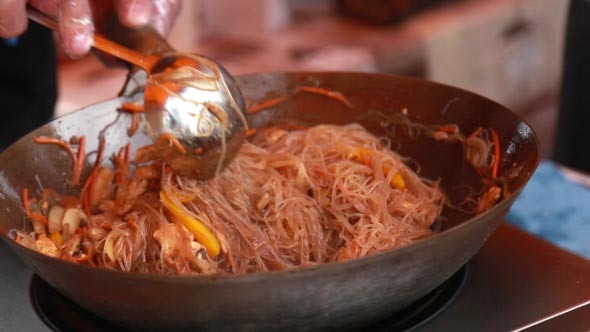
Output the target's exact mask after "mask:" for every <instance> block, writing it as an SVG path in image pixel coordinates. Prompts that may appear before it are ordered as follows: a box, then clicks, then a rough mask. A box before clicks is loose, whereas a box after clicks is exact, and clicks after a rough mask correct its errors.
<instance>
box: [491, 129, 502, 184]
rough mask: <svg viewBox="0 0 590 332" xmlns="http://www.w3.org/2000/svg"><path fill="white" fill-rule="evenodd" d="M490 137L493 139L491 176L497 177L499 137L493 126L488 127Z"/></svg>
mask: <svg viewBox="0 0 590 332" xmlns="http://www.w3.org/2000/svg"><path fill="white" fill-rule="evenodd" d="M490 133H492V139H493V140H494V165H493V166H492V178H493V179H495V178H497V177H498V168H499V166H500V138H499V137H498V133H496V131H495V130H494V129H493V128H490Z"/></svg>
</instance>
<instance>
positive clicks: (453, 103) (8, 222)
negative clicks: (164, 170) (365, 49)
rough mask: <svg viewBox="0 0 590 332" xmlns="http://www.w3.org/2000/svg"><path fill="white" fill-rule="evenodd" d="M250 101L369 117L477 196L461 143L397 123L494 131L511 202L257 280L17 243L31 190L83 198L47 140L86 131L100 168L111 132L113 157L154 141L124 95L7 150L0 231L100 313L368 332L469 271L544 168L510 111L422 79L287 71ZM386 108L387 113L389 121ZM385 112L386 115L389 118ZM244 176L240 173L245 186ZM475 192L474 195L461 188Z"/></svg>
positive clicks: (273, 111)
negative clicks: (131, 265) (13, 236)
mask: <svg viewBox="0 0 590 332" xmlns="http://www.w3.org/2000/svg"><path fill="white" fill-rule="evenodd" d="M238 80H239V83H240V85H241V88H242V90H243V93H244V95H245V98H246V101H247V102H248V103H249V104H253V103H255V102H256V101H258V100H262V99H265V98H270V97H276V96H278V95H291V96H293V97H292V98H288V99H287V101H286V102H284V103H282V104H279V105H277V106H275V107H272V108H270V109H269V110H265V111H262V112H259V113H256V114H254V115H252V116H251V118H250V122H251V125H252V126H254V127H259V126H263V125H266V124H269V123H278V122H284V121H288V122H289V121H291V122H296V123H300V124H307V125H309V124H319V123H336V124H344V123H349V122H360V123H361V124H363V125H364V126H365V127H367V128H368V129H369V130H371V131H372V132H374V133H375V134H376V135H384V136H389V137H391V139H392V142H393V146H394V147H395V148H396V149H397V150H399V151H400V152H401V153H402V154H403V155H404V156H408V157H410V158H411V160H412V164H415V165H419V166H420V174H421V175H422V176H424V177H427V178H430V179H441V186H442V188H443V189H444V190H445V191H446V192H447V194H448V195H449V197H450V198H451V199H460V196H461V194H460V192H461V191H463V193H464V191H465V190H464V189H465V187H466V186H468V187H471V188H473V189H474V190H477V189H478V188H480V185H481V181H480V178H479V176H478V175H477V172H475V171H474V170H473V168H472V167H471V166H468V165H466V164H465V163H464V162H463V160H464V156H463V153H464V152H463V149H462V148H461V146H460V145H458V144H450V143H445V142H437V141H435V140H433V139H431V138H428V137H425V136H417V137H409V136H408V135H406V132H405V131H404V130H400V129H399V128H397V129H396V128H393V127H394V126H393V125H392V124H391V123H389V122H388V120H387V119H388V116H390V115H393V114H399V113H400V112H401V111H402V110H403V109H404V108H405V109H407V114H408V118H410V119H411V120H412V121H416V122H420V123H423V124H428V125H435V124H449V123H455V124H458V125H459V127H460V129H461V131H463V132H465V133H471V132H472V131H474V130H475V129H476V128H478V127H480V126H482V127H490V128H494V129H495V130H496V131H497V133H498V135H499V137H500V141H501V151H502V155H503V158H502V162H501V165H500V174H501V175H502V174H512V175H513V176H512V177H511V179H510V180H509V181H508V183H507V188H509V192H510V194H509V195H505V196H504V197H503V198H502V200H501V201H500V202H499V203H498V204H497V205H495V206H494V207H493V208H491V209H489V210H487V211H486V212H485V213H482V214H480V215H477V216H475V217H472V216H469V215H465V214H462V213H461V212H459V211H455V210H453V209H449V208H447V209H445V211H444V213H443V216H444V221H443V222H441V223H439V224H438V226H437V227H438V231H437V233H436V234H435V235H433V236H431V237H428V238H425V239H422V240H419V241H417V242H415V243H413V244H410V245H407V246H404V247H401V248H397V249H393V250H389V251H386V252H382V253H379V254H375V255H371V256H368V257H364V258H359V259H353V260H349V261H345V262H340V263H330V264H325V265H322V266H315V267H306V268H299V269H294V270H289V271H280V272H270V273H255V274H250V275H244V276H227V275H216V276H194V277H174V276H160V275H147V274H138V273H124V272H117V271H110V270H106V269H98V268H90V267H87V266H83V265H77V264H74V263H69V262H65V261H61V260H57V259H53V258H50V257H47V256H44V255H42V254H39V253H37V252H33V251H30V250H28V249H26V248H24V247H21V246H19V245H18V244H16V243H15V242H13V241H12V240H10V239H9V238H8V237H7V233H8V232H9V230H10V229H22V228H28V229H30V226H29V225H28V223H27V222H26V221H25V216H24V212H23V209H22V208H21V206H22V202H21V200H20V193H21V191H22V189H23V188H25V187H27V188H29V190H30V191H31V192H32V193H33V194H35V195H38V194H39V192H40V190H41V188H42V187H45V188H54V189H56V190H58V191H63V192H71V189H69V188H68V187H67V183H66V182H67V181H66V179H68V178H69V174H70V173H69V172H70V168H71V162H70V159H69V157H68V155H67V154H66V153H65V152H64V151H63V150H61V149H59V148H58V147H54V146H48V145H37V144H34V143H33V140H32V139H33V137H36V136H39V135H46V136H54V137H61V138H64V139H69V138H70V137H71V136H80V135H85V136H86V138H87V151H90V152H91V153H89V155H88V158H87V159H88V165H86V166H87V167H86V168H87V169H86V174H87V172H88V169H89V168H90V165H91V164H92V163H93V162H94V158H95V154H93V153H92V151H95V150H96V149H97V145H98V140H97V137H98V135H99V133H100V132H104V133H105V135H106V140H107V148H106V153H107V154H106V155H111V154H112V153H114V152H116V150H117V149H118V148H119V147H121V146H123V145H124V144H126V143H127V142H128V141H131V143H132V147H133V148H138V147H140V146H142V145H144V144H148V143H150V139H149V137H148V135H147V133H146V132H145V130H143V131H139V132H138V133H137V134H136V135H135V136H133V137H132V138H128V136H127V128H128V126H129V124H130V122H131V120H130V116H128V115H127V114H122V113H119V112H116V111H115V109H116V108H117V107H118V106H119V105H120V104H121V102H122V101H123V100H124V98H117V99H112V100H108V101H105V102H102V103H99V104H96V105H93V106H90V107H87V108H85V109H82V110H79V111H77V112H74V113H71V114H69V115H66V116H63V117H61V118H58V119H56V120H54V121H52V122H50V123H48V124H46V125H44V126H42V127H40V128H38V129H37V130H35V131H33V132H31V133H29V134H28V135H27V136H25V137H23V138H22V139H20V140H19V141H18V142H17V143H15V144H14V145H12V146H11V147H9V148H8V149H6V150H5V151H4V152H3V153H2V154H1V155H0V194H1V197H0V198H1V199H0V230H1V233H2V235H1V237H2V239H3V240H4V241H6V242H7V243H8V244H9V246H10V247H11V248H12V249H13V250H14V251H15V252H16V253H17V254H18V255H19V256H20V257H21V258H22V259H23V260H24V261H26V263H28V265H29V266H30V267H31V268H32V269H33V271H34V272H35V273H37V274H38V275H39V276H40V277H41V278H43V279H44V280H46V281H47V282H48V283H49V284H50V285H52V286H53V287H54V288H55V289H57V290H58V291H59V292H61V293H62V294H64V295H65V296H66V297H68V298H70V299H71V300H73V301H74V302H75V303H77V304H79V305H80V306H82V307H84V308H86V309H88V310H90V311H91V312H94V313H95V314H97V315H98V316H100V317H102V318H104V319H106V320H109V321H112V322H115V323H117V324H120V325H121V326H124V327H127V328H132V329H139V330H174V331H185V330H186V331H188V330H190V331H195V330H202V331H222V330H227V331H236V330H257V331H258V330H278V331H292V330H316V329H323V330H326V329H328V330H344V329H360V328H362V327H363V326H367V324H370V323H371V322H376V321H379V320H381V319H384V318H386V317H388V316H389V315H392V314H393V313H394V312H396V311H398V310H400V309H401V308H403V307H404V306H407V305H408V304H410V303H411V302H412V301H414V300H416V299H418V298H419V297H421V296H423V295H425V294H426V293H428V292H429V291H430V290H432V289H433V288H435V287H436V286H438V285H440V284H441V283H442V282H443V281H444V280H446V279H447V278H448V277H449V276H451V275H452V274H453V273H454V272H456V271H457V270H458V269H459V268H460V267H461V266H462V265H464V264H465V263H466V262H467V261H468V260H469V259H470V258H471V257H472V256H473V255H474V254H475V253H476V252H477V251H478V250H479V248H480V247H481V246H482V245H483V243H484V241H485V240H486V238H487V237H488V236H489V235H490V234H491V233H492V232H493V231H494V229H495V228H496V226H497V225H498V224H499V223H500V222H501V221H502V217H503V216H504V214H505V213H506V212H507V210H508V208H509V207H510V205H511V204H512V203H513V201H514V199H515V198H516V196H517V195H518V193H519V192H520V191H521V189H522V187H523V186H524V185H525V183H526V182H527V181H528V179H529V178H530V176H531V174H532V173H533V172H534V169H535V168H536V166H537V163H538V161H539V146H538V145H539V143H538V139H537V137H536V135H535V134H534V132H533V130H532V129H531V128H530V127H529V126H528V125H527V124H526V123H525V122H524V121H523V120H522V119H520V118H519V117H518V116H517V115H515V114H514V113H512V112H511V111H509V110H508V109H506V108H505V107H503V106H501V105H499V104H497V103H495V102H493V101H490V100H488V99H486V98H483V97H481V96H478V95H475V94H473V93H470V92H467V91H464V90H460V89H456V88H453V87H449V86H444V85H440V84H435V83H431V82H427V81H423V80H417V79H409V78H402V77H396V76H390V75H384V74H359V73H275V74H258V75H249V76H242V77H239V79H238ZM301 85H315V86H320V87H322V88H326V89H330V90H336V91H340V92H341V93H343V94H344V95H345V96H346V97H347V98H348V99H349V100H350V101H351V103H352V105H353V108H347V107H346V106H344V105H343V104H342V103H340V102H338V101H336V100H334V99H332V98H327V97H325V96H320V95H316V94H311V93H298V94H296V95H293V94H292V93H293V91H295V89H296V88H297V87H298V86H301ZM379 114H381V115H379ZM383 114H384V115H385V116H383ZM236 180H237V181H239V179H236ZM461 188H463V190H460V189H461Z"/></svg>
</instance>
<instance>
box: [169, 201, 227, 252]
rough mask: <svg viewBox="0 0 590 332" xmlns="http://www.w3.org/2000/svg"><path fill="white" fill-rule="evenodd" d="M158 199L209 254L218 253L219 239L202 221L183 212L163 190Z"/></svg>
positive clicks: (219, 247)
mask: <svg viewBox="0 0 590 332" xmlns="http://www.w3.org/2000/svg"><path fill="white" fill-rule="evenodd" d="M160 200H161V201H162V204H164V207H166V209H167V210H168V211H170V213H171V214H172V215H173V216H175V217H176V218H178V220H180V222H182V224H183V225H184V227H186V228H187V229H188V230H189V232H191V233H192V234H193V235H194V236H195V240H197V242H199V243H200V244H201V245H203V246H204V247H205V248H206V249H207V253H208V254H209V256H211V257H216V256H217V255H219V251H220V250H221V245H220V244H219V241H218V240H217V238H216V237H215V235H214V234H213V233H212V232H211V231H210V230H209V229H208V228H207V227H206V226H205V225H204V224H203V223H202V222H200V221H199V220H197V219H195V218H193V217H191V216H189V215H187V214H186V213H184V212H183V211H182V208H181V207H179V206H178V205H176V204H174V202H172V200H170V198H169V197H168V196H167V195H166V193H165V192H164V191H160Z"/></svg>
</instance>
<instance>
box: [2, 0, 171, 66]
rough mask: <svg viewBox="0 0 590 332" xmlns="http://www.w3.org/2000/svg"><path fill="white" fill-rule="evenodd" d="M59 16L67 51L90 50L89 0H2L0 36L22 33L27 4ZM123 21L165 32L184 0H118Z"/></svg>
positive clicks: (80, 53)
mask: <svg viewBox="0 0 590 332" xmlns="http://www.w3.org/2000/svg"><path fill="white" fill-rule="evenodd" d="M99 1H101V2H103V1H104V0H97V1H96V2H95V4H99V5H100V4H101V2H99ZM27 3H29V4H30V5H32V6H34V7H35V8H37V9H38V10H40V11H42V12H44V13H45V14H47V15H50V16H53V17H55V18H57V21H58V32H59V36H60V38H61V41H62V45H63V48H64V50H65V52H66V53H67V54H68V55H69V56H71V57H74V58H75V57H80V56H83V55H84V54H86V53H88V51H90V47H91V46H92V40H93V36H94V23H93V21H92V11H91V9H90V8H91V4H90V3H89V0H29V1H27V0H0V37H2V38H11V37H16V36H18V35H20V34H22V33H23V32H24V31H25V30H26V27H27V22H28V20H27V14H26V4H27ZM114 5H115V10H116V12H117V16H118V17H119V20H120V21H121V23H122V24H123V25H125V26H127V27H129V28H139V27H142V26H145V25H151V26H153V27H154V28H155V29H156V30H157V31H158V32H160V33H161V34H162V35H167V34H168V33H169V32H170V29H171V28H172V25H173V23H174V21H175V20H176V17H177V16H178V13H179V12H180V8H181V0H115V1H114Z"/></svg>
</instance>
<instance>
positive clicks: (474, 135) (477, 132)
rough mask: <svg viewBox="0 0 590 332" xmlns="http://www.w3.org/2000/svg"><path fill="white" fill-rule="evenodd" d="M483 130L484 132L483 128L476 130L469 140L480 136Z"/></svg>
mask: <svg viewBox="0 0 590 332" xmlns="http://www.w3.org/2000/svg"><path fill="white" fill-rule="evenodd" d="M482 130H483V128H482V127H478V128H477V129H475V130H474V131H473V132H472V133H471V135H469V138H472V137H477V136H478V135H479V134H481V131H482Z"/></svg>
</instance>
